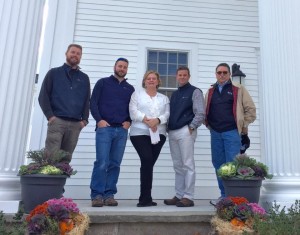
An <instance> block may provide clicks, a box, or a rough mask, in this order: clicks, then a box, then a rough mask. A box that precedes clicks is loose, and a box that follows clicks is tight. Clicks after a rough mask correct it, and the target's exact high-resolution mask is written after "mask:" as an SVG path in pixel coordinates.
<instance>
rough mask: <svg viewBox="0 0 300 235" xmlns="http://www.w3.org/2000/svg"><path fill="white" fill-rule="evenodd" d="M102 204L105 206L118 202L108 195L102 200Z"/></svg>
mask: <svg viewBox="0 0 300 235" xmlns="http://www.w3.org/2000/svg"><path fill="white" fill-rule="evenodd" d="M104 205H105V206H117V205H118V202H117V201H116V200H115V199H114V198H113V197H109V198H106V199H105V200H104Z"/></svg>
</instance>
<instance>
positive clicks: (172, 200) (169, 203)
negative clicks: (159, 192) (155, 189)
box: [164, 196, 180, 206]
mask: <svg viewBox="0 0 300 235" xmlns="http://www.w3.org/2000/svg"><path fill="white" fill-rule="evenodd" d="M179 201H180V199H179V198H178V197H176V196H175V197H173V198H172V199H165V200H164V203H165V204H166V205H168V206H171V205H174V206H175V205H176V203H177V202H179Z"/></svg>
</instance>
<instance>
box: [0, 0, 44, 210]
mask: <svg viewBox="0 0 300 235" xmlns="http://www.w3.org/2000/svg"><path fill="white" fill-rule="evenodd" d="M43 6H44V0H13V1H11V0H0V32H1V33H0V201H10V200H19V199H20V189H19V177H17V172H18V168H19V166H20V165H21V164H23V163H24V159H25V156H24V155H25V149H26V144H27V136H28V130H29V123H30V115H31V106H32V97H33V88H34V81H35V74H36V64H37V57H38V47H39V40H40V32H41V26H42V17H43ZM2 205H3V204H2ZM1 209H2V208H1Z"/></svg>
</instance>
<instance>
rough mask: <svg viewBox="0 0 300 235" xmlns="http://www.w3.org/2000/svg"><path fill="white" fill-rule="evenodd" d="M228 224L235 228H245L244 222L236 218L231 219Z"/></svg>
mask: <svg viewBox="0 0 300 235" xmlns="http://www.w3.org/2000/svg"><path fill="white" fill-rule="evenodd" d="M230 223H231V224H232V225H233V226H236V227H244V226H245V222H243V221H241V220H239V219H238V218H233V219H232V220H231V221H230Z"/></svg>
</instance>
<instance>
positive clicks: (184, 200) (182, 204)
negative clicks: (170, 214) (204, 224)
mask: <svg viewBox="0 0 300 235" xmlns="http://www.w3.org/2000/svg"><path fill="white" fill-rule="evenodd" d="M176 206H177V207H191V206H194V201H193V200H191V199H188V198H185V197H184V198H182V199H181V200H180V201H179V202H177V203H176Z"/></svg>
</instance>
